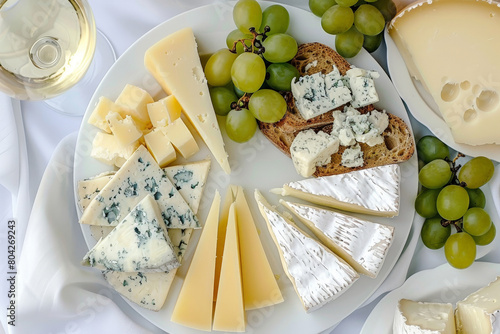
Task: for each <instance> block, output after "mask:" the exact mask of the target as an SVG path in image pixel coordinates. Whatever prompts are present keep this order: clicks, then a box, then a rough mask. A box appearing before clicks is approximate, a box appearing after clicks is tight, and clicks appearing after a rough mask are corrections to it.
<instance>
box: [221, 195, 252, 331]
mask: <svg viewBox="0 0 500 334" xmlns="http://www.w3.org/2000/svg"><path fill="white" fill-rule="evenodd" d="M217 291H218V292H217V301H216V302H215V311H214V321H213V330H216V331H224V332H244V331H245V328H246V313H245V307H244V302H243V288H242V284H241V259H240V252H239V240H238V222H237V218H236V210H235V207H234V204H231V206H230V207H229V216H228V222H227V230H226V240H225V245H224V255H223V258H222V266H221V272H220V280H219V288H218V290H217Z"/></svg>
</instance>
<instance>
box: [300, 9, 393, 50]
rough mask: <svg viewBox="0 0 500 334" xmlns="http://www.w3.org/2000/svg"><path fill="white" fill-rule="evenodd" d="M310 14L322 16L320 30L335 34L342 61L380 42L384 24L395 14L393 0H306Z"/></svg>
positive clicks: (371, 48)
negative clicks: (307, 0)
mask: <svg viewBox="0 0 500 334" xmlns="http://www.w3.org/2000/svg"><path fill="white" fill-rule="evenodd" d="M309 8H310V9H311V11H312V12H313V13H314V14H315V15H317V16H319V17H321V27H322V28H323V30H324V31H325V32H327V33H329V34H332V35H336V37H335V49H336V50H337V52H338V53H339V54H340V55H342V56H343V57H345V58H351V57H354V56H355V55H357V54H358V52H359V51H360V50H361V48H363V47H364V48H365V49H366V50H367V51H368V52H373V51H375V50H377V49H378V47H379V46H380V44H381V43H382V38H383V31H384V27H385V23H386V22H387V21H390V20H391V19H392V18H393V17H394V15H396V6H395V5H394V3H393V2H392V0H309Z"/></svg>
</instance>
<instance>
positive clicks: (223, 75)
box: [205, 49, 238, 86]
mask: <svg viewBox="0 0 500 334" xmlns="http://www.w3.org/2000/svg"><path fill="white" fill-rule="evenodd" d="M236 57H238V55H237V54H236V53H232V52H231V51H229V50H228V49H220V50H218V51H216V52H215V53H214V54H213V55H211V56H210V58H208V61H207V64H206V65H205V77H206V78H207V82H208V84H209V85H210V86H224V85H227V84H228V83H229V82H230V81H231V66H233V62H234V60H235V59H236Z"/></svg>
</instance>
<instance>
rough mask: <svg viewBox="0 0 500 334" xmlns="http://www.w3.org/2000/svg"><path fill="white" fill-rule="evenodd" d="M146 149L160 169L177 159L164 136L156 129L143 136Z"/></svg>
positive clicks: (170, 144)
mask: <svg viewBox="0 0 500 334" xmlns="http://www.w3.org/2000/svg"><path fill="white" fill-rule="evenodd" d="M144 140H145V141H146V147H147V148H148V150H149V152H151V155H152V156H153V157H154V158H155V160H156V162H158V165H160V167H161V168H163V167H165V166H166V165H168V164H169V163H171V162H172V161H174V160H175V159H176V157H177V155H176V153H175V149H174V147H173V146H172V143H171V142H170V140H169V139H168V138H167V136H165V134H164V133H163V132H162V131H160V130H158V129H156V130H154V131H151V132H150V133H148V134H147V135H145V136H144Z"/></svg>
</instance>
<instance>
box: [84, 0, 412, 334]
mask: <svg viewBox="0 0 500 334" xmlns="http://www.w3.org/2000/svg"><path fill="white" fill-rule="evenodd" d="M272 4H273V3H271V2H261V6H262V8H266V7H268V6H270V5H272ZM284 7H285V8H286V9H287V11H288V12H289V14H290V22H292V24H290V27H289V29H288V33H289V34H290V35H292V36H294V38H296V40H297V41H298V42H299V43H307V42H320V43H323V44H326V45H332V41H333V40H332V37H331V36H330V35H328V34H326V33H324V32H323V31H322V30H321V26H320V24H319V18H317V17H315V16H314V15H312V14H311V13H309V12H306V11H303V10H300V9H297V8H294V7H291V6H284ZM232 9H233V3H217V4H214V5H209V6H205V7H200V8H197V9H194V10H192V11H189V12H186V13H184V14H181V15H179V16H177V17H175V18H173V19H171V20H169V21H166V22H164V23H163V24H161V25H159V26H157V27H155V28H154V29H152V30H151V31H150V32H148V33H147V34H145V35H144V36H143V37H141V38H140V39H139V40H137V41H136V42H135V43H134V44H133V45H132V46H131V47H130V48H129V49H128V50H127V51H126V52H125V53H124V54H123V55H122V56H121V57H120V58H119V59H118V61H117V62H116V63H115V65H114V66H113V67H112V68H111V69H110V71H109V72H108V73H107V74H106V76H105V77H104V79H103V81H102V82H101V84H100V85H99V87H98V88H97V90H96V92H95V94H94V96H93V98H92V100H91V102H90V103H89V106H88V109H87V112H86V115H85V116H84V119H83V122H82V127H81V129H80V132H79V137H78V142H77V147H76V155H75V174H74V181H75V189H78V184H79V182H80V181H81V180H84V179H88V178H92V177H94V176H95V175H98V174H100V173H106V172H108V173H109V172H113V171H114V170H116V168H115V167H113V166H110V165H109V164H106V163H103V162H102V161H99V160H96V159H94V158H93V157H92V155H93V154H95V152H94V153H92V150H93V142H94V138H95V137H96V135H97V134H98V133H102V130H100V129H99V128H97V127H95V126H94V125H92V124H89V123H88V122H89V119H90V118H91V117H92V112H93V111H94V109H95V108H96V106H97V105H98V104H99V101H100V98H101V97H107V98H109V99H112V100H113V99H117V98H119V96H120V94H121V92H123V89H124V87H125V85H126V84H130V85H135V86H137V87H142V89H144V90H145V91H147V92H148V93H149V94H150V95H151V96H152V98H153V99H154V100H155V101H156V100H161V99H163V98H164V97H165V92H164V91H163V89H162V87H161V86H160V84H159V83H158V81H157V80H156V79H155V77H154V76H153V75H152V74H151V72H150V71H148V70H147V68H146V67H145V66H144V56H145V54H146V52H147V50H148V49H150V48H151V47H152V46H153V45H155V43H157V42H159V41H160V40H162V39H163V38H164V37H165V36H168V35H170V34H173V33H175V32H177V31H179V30H181V29H182V28H188V27H189V28H190V29H192V31H193V34H194V36H195V38H196V43H197V48H198V52H199V53H200V55H205V54H211V53H213V52H215V51H216V50H218V49H220V48H221V47H224V40H225V37H226V35H227V34H228V32H230V31H231V30H233V29H234V24H233V22H232V20H231V13H232ZM293 22H301V23H300V24H293ZM350 61H351V62H352V63H353V64H354V65H356V66H358V67H361V68H366V69H370V70H374V71H377V72H378V73H379V74H380V77H379V78H377V80H376V88H377V92H378V95H379V97H380V101H379V102H377V103H376V104H375V106H376V107H377V108H378V109H379V110H387V111H388V112H391V113H393V114H394V115H396V116H398V117H399V118H401V119H402V120H403V121H404V122H406V124H408V126H409V124H410V122H409V119H408V116H407V115H406V111H405V108H404V106H403V104H402V102H401V100H400V99H399V96H398V94H397V92H396V90H395V89H394V86H393V85H392V83H391V81H390V79H389V78H388V76H387V75H386V74H385V73H384V71H383V69H382V68H381V67H380V66H379V65H378V64H377V62H376V61H375V60H374V59H373V58H372V57H371V56H370V55H369V54H368V53H367V52H365V51H362V52H360V53H359V54H358V55H357V56H356V57H355V58H352V59H351V60H350ZM146 66H147V65H146ZM179 80H182V78H180V79H179ZM180 102H181V103H183V102H182V101H180ZM221 120H222V119H221V118H219V126H220V128H221V133H222V139H223V141H224V143H225V150H226V151H227V153H228V157H229V160H228V162H229V166H230V169H231V173H230V174H228V173H227V171H228V169H227V165H225V163H224V162H223V161H222V162H221V160H220V159H217V161H215V160H212V162H211V165H210V171H209V172H208V176H207V178H206V180H204V182H203V183H204V191H203V194H202V195H200V197H199V198H198V200H199V207H197V210H196V211H197V213H196V217H193V218H192V219H190V221H191V222H192V223H193V224H192V225H189V226H188V227H190V229H189V230H191V232H192V235H193V236H192V240H191V241H190V243H189V244H188V245H187V247H186V248H185V250H184V251H185V253H183V260H182V265H181V266H180V267H179V268H177V269H176V273H175V276H174V275H170V276H169V279H171V280H172V282H171V284H172V286H171V289H170V291H169V294H168V296H167V297H166V301H165V304H164V305H162V307H161V308H160V309H159V310H156V311H153V310H150V309H147V308H144V307H141V306H139V305H137V304H134V303H132V302H130V305H131V306H132V307H133V308H134V309H135V310H136V311H137V312H138V313H140V314H141V315H142V316H144V317H145V318H146V319H148V320H149V321H151V322H152V323H153V324H155V325H156V326H158V327H159V328H161V329H162V330H165V331H167V332H172V333H198V332H199V331H198V330H194V329H190V328H188V327H185V326H182V325H179V324H177V323H175V322H173V321H171V320H170V319H171V317H172V313H173V311H174V308H175V305H176V300H177V297H178V295H179V292H180V290H181V286H182V285H183V281H184V279H185V278H186V275H187V273H188V268H189V263H190V262H191V260H192V259H193V257H194V255H195V254H194V252H195V249H196V244H197V243H198V240H199V239H200V234H201V233H200V231H199V228H200V227H202V226H201V225H203V224H204V223H205V220H206V218H207V216H208V212H209V209H210V207H211V203H212V201H213V198H214V194H215V193H216V191H218V192H219V193H221V194H225V193H227V190H228V189H229V186H230V185H231V184H234V185H238V186H241V187H242V188H243V189H244V190H245V192H246V197H247V199H248V204H249V208H250V212H251V213H252V216H253V217H254V219H255V224H256V226H257V230H258V231H259V237H260V239H261V242H262V246H263V249H264V251H265V253H266V255H267V259H268V260H269V264H270V267H271V269H272V272H273V273H274V275H275V276H276V277H277V283H278V286H279V288H280V290H281V294H282V295H283V299H284V302H282V303H279V304H276V305H271V306H269V307H266V308H262V309H256V310H250V311H248V313H247V325H246V331H252V332H255V333H267V332H270V331H273V332H280V333H287V332H292V331H302V332H306V331H307V332H321V331H324V330H326V329H328V328H330V327H331V326H333V325H335V324H336V323H338V322H339V321H341V320H342V319H343V318H345V317H346V316H347V315H349V314H350V313H351V312H352V311H354V310H355V309H356V308H357V307H359V306H360V305H361V304H362V303H363V302H364V301H365V300H366V299H367V298H369V296H370V295H371V294H372V293H373V292H374V291H375V290H376V289H377V287H378V286H379V285H380V284H381V283H382V282H383V280H384V279H385V278H386V277H387V275H388V274H389V273H390V271H391V269H392V267H393V266H394V264H395V263H396V261H397V259H398V257H399V255H400V253H401V252H402V250H403V248H404V245H405V242H406V239H407V237H408V234H409V231H410V229H411V224H412V221H413V215H414V207H413V200H414V196H415V194H416V193H417V173H418V169H417V158H416V155H414V156H413V157H412V158H411V159H409V160H408V161H406V162H403V163H401V164H399V175H400V184H399V197H400V198H399V207H398V214H397V215H396V216H395V217H392V218H389V217H375V216H367V215H364V214H363V213H357V214H353V215H354V216H357V217H360V218H365V219H366V218H367V217H369V220H370V221H372V222H374V223H379V224H385V225H387V226H391V227H392V228H393V229H394V237H393V240H392V245H391V247H390V248H389V250H388V252H387V255H386V258H385V261H384V263H383V266H382V267H381V268H380V271H378V273H377V275H376V277H375V278H369V277H366V276H361V277H359V279H358V280H357V281H356V282H353V285H352V288H351V289H348V290H346V291H345V292H344V293H343V294H342V295H341V296H339V297H338V298H337V299H335V300H333V301H331V302H330V303H328V304H326V305H325V306H323V307H322V308H319V309H317V310H315V311H314V312H311V313H306V312H305V311H304V309H303V307H302V305H301V303H300V300H299V299H298V298H297V296H296V294H295V291H294V286H293V285H292V284H291V282H290V281H289V280H288V279H287V277H286V273H285V271H284V269H283V268H282V266H281V264H280V255H279V253H278V251H277V249H276V247H275V244H274V241H273V237H272V235H270V234H269V233H268V230H267V227H266V221H265V220H264V219H263V217H262V216H260V215H259V206H258V204H257V203H256V202H255V201H254V200H253V196H251V194H252V193H253V191H254V190H255V189H258V190H259V191H261V192H262V193H263V194H264V197H265V198H266V199H268V200H269V202H270V203H271V204H272V205H276V206H278V205H279V199H280V197H279V196H276V195H273V194H270V193H269V190H271V189H274V188H280V187H282V186H283V185H285V184H287V183H289V182H293V181H300V180H302V179H303V177H301V176H300V175H298V174H297V172H296V170H295V168H294V165H293V163H292V162H291V160H290V158H289V157H287V156H286V155H284V154H282V153H281V152H279V150H277V149H276V148H275V147H274V146H273V145H272V144H271V143H270V142H269V141H268V140H267V139H266V138H265V136H264V135H263V134H262V133H260V132H259V131H257V133H256V135H255V136H253V138H252V139H250V140H249V141H247V142H245V143H236V142H234V141H232V140H231V139H230V138H229V137H228V136H227V134H226V131H225V126H224V123H225V122H223V121H221ZM185 125H186V126H187V127H188V128H189V130H190V132H191V133H193V137H194V140H195V142H196V145H197V146H198V147H199V150H198V151H197V152H196V153H193V154H191V153H190V154H186V157H178V159H177V160H176V162H175V164H176V165H182V164H185V163H193V162H197V161H206V160H211V159H212V154H211V150H209V149H208V148H207V146H206V145H205V143H204V142H207V140H206V139H205V138H203V139H202V137H200V135H202V136H203V133H200V131H196V130H195V129H194V126H193V124H192V120H191V122H189V121H185ZM150 133H154V131H153V132H150ZM101 136H102V135H101ZM174 144H175V143H174ZM190 147H192V146H190ZM138 151H140V149H139V150H138ZM143 151H147V150H143ZM212 152H213V150H212ZM141 154H142V153H141ZM144 154H146V153H144ZM220 156H221V155H219V157H220ZM143 157H144V156H141V158H139V159H138V160H137V161H138V162H140V163H143V162H144V159H143ZM113 159H114V160H113V163H116V164H117V165H120V166H124V167H127V168H129V167H131V166H133V165H134V164H132V163H130V162H128V161H127V162H124V161H122V160H120V159H116V158H113ZM125 164H126V165H125ZM270 165H271V166H272V167H271V168H270ZM135 166H136V167H134V168H138V169H141V168H143V167H140V166H139V167H138V164H137V163H135ZM144 168H145V167H144ZM167 168H169V167H167ZM118 173H121V174H118ZM116 174H117V175H118V176H119V178H120V179H123V180H125V179H126V177H127V175H125V174H124V173H123V172H122V169H120V170H119V171H118V172H117V173H116ZM132 174H133V171H131V172H130V173H129V176H130V175H132ZM124 175H125V176H124ZM105 177H107V176H105ZM145 184H146V186H148V183H147V182H145ZM159 186H161V185H159ZM103 189H104V188H103ZM130 189H132V191H134V189H135V188H134V187H132V188H130ZM130 189H129V190H130ZM167 192H168V191H166V192H164V193H167ZM360 192H361V191H360V190H358V193H360ZM181 195H182V193H181ZM186 201H187V200H186ZM75 202H76V205H77V212H78V214H79V218H80V220H81V222H84V223H83V224H81V227H82V233H83V235H84V238H85V241H86V243H87V245H88V247H89V249H92V248H93V247H94V246H95V245H96V239H95V238H94V237H93V230H94V226H89V225H88V224H87V223H85V222H86V221H87V222H88V221H89V220H88V219H87V218H86V215H91V213H87V211H84V212H85V213H84V214H83V215H82V211H81V203H80V200H79V194H78V193H75ZM187 202H189V201H187ZM179 203H182V201H179ZM135 204H136V203H132V204H130V205H131V206H132V205H135ZM89 205H91V206H92V207H94V209H92V208H91V211H96V210H97V209H96V207H97V205H98V204H89ZM103 205H104V206H105V207H112V206H113V203H107V204H106V203H104V204H103ZM89 207H90V206H89ZM177 207H182V204H179V205H178V206H177ZM91 211H88V212H91ZM164 212H168V208H165V209H164ZM185 212H186V213H189V210H187V209H186V210H185ZM114 214H116V212H115V211H113V210H111V211H110V212H109V215H108V216H106V217H105V218H106V219H105V221H107V222H111V219H112V218H113V217H114V216H113V215H114ZM189 214H191V213H189ZM392 215H393V214H391V215H390V216H392ZM174 220H175V219H174ZM297 224H300V223H299V222H297ZM106 227H107V226H106ZM167 227H168V226H167ZM191 232H190V233H191ZM94 233H95V231H94ZM112 233H113V232H112ZM103 234H104V233H103ZM110 235H111V234H110ZM171 239H174V238H173V237H172V236H171ZM84 255H85V254H82V258H83V256H84ZM102 262H106V261H102ZM141 268H146V267H141ZM107 269H109V268H107ZM94 272H95V273H96V275H100V272H99V271H97V270H94ZM148 274H149V273H148ZM152 274H157V273H152ZM105 276H106V278H107V280H108V282H110V281H111V280H113V279H116V280H117V281H119V280H118V278H117V277H116V275H115V274H113V273H112V272H111V273H110V272H109V271H108V272H106V271H105ZM134 282H136V281H134ZM283 319H287V321H286V322H284V321H283Z"/></svg>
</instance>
